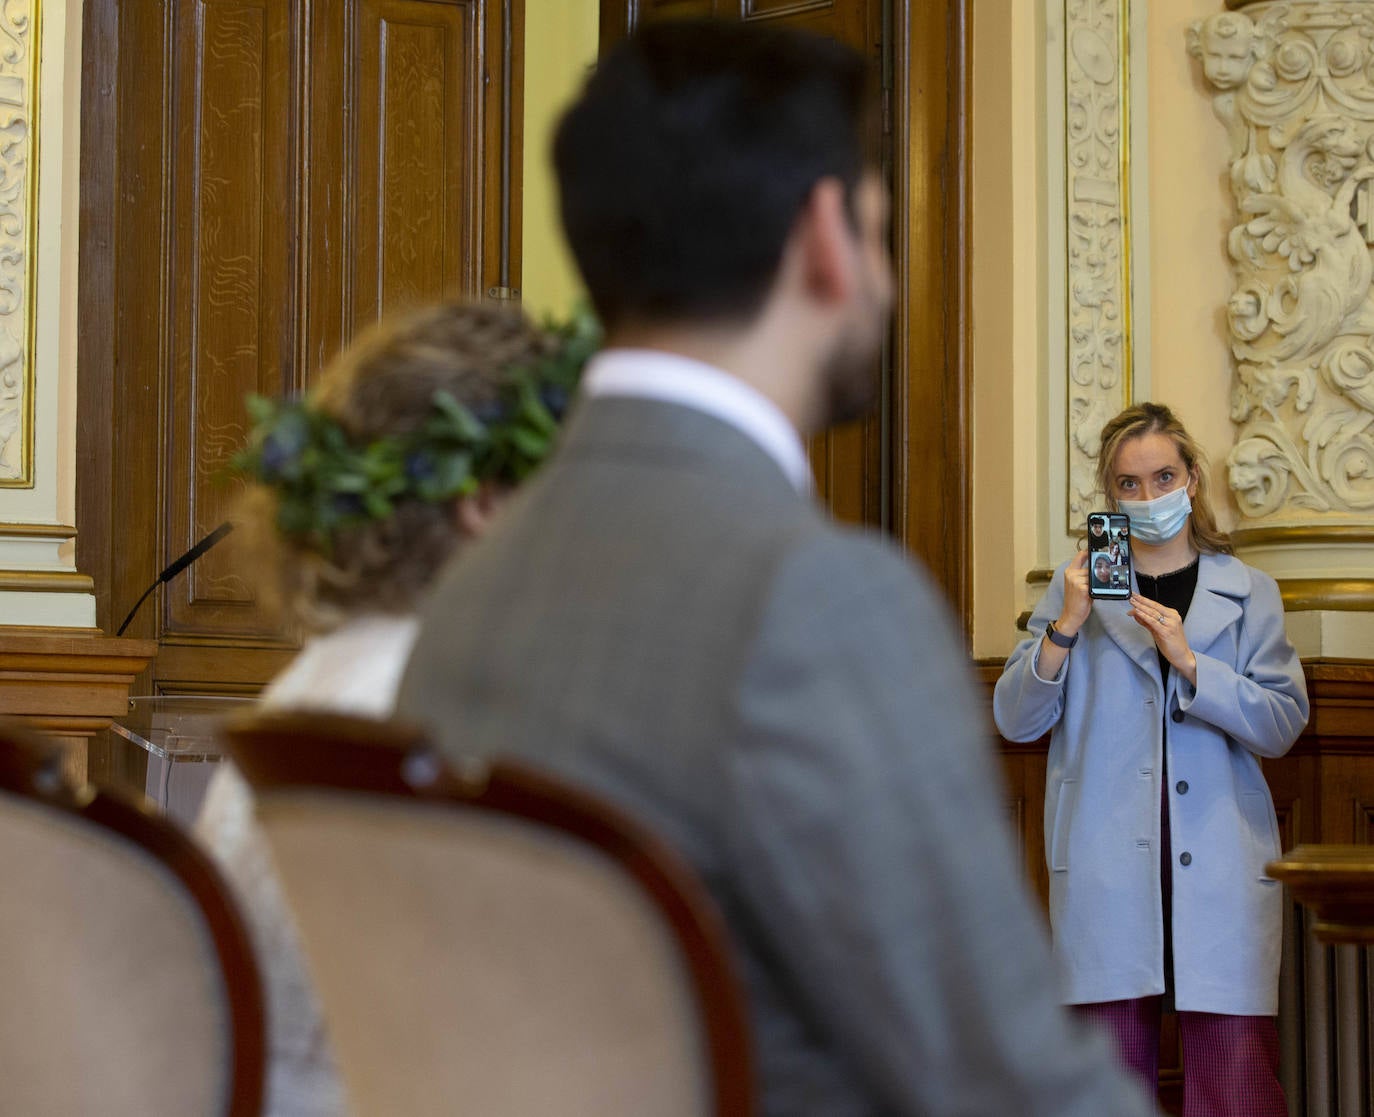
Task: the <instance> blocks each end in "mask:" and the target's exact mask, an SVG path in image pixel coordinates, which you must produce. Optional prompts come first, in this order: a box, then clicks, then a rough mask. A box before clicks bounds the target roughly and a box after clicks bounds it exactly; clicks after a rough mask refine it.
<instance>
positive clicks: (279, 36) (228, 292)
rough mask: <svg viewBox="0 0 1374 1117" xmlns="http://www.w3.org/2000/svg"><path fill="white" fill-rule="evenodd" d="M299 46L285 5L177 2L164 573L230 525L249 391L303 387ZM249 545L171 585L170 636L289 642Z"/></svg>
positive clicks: (217, 553) (266, 0)
mask: <svg viewBox="0 0 1374 1117" xmlns="http://www.w3.org/2000/svg"><path fill="white" fill-rule="evenodd" d="M293 38H294V35H293V27H292V19H291V11H290V7H289V6H288V5H286V4H282V3H279V2H277V0H199V2H197V3H194V4H178V5H175V6H174V8H173V28H172V37H171V42H170V48H171V49H170V54H171V57H170V60H169V61H170V69H171V86H170V90H169V95H170V101H171V104H170V106H169V108H170V112H171V134H170V136H169V137H168V148H169V154H170V158H171V175H170V178H169V181H168V182H167V183H166V184H165V188H166V190H167V194H166V197H167V207H168V208H167V211H166V225H165V228H166V230H167V236H168V239H169V241H170V245H169V254H168V258H167V259H168V267H167V272H166V276H165V280H164V281H165V282H166V291H167V305H166V306H165V307H164V308H163V313H164V314H165V319H164V320H165V321H166V322H167V325H168V330H169V332H170V335H171V340H170V344H169V345H168V346H167V347H166V350H165V357H164V364H163V367H162V369H161V370H160V375H159V376H158V377H157V380H156V390H157V392H158V395H159V396H161V398H162V412H163V415H164V416H165V422H166V424H167V425H166V441H165V459H164V461H165V465H164V468H163V471H162V477H163V497H162V501H163V515H164V516H165V518H166V519H165V524H166V526H165V531H164V534H163V547H162V548H161V553H159V555H158V563H159V566H161V565H165V564H166V563H167V562H170V561H171V560H172V559H174V558H175V557H176V556H177V555H179V554H181V553H182V552H184V551H185V550H186V549H187V548H188V547H190V546H191V545H192V544H193V543H195V542H196V540H198V539H200V538H202V537H203V536H204V535H206V534H207V533H209V532H210V531H213V530H214V528H215V527H216V526H217V525H218V524H220V523H222V522H223V521H224V520H225V519H227V518H228V517H229V515H230V511H231V507H232V504H233V502H234V500H235V499H236V498H237V496H238V495H239V490H238V487H237V486H233V485H229V484H226V482H225V478H224V472H225V469H226V467H227V465H228V462H229V458H230V456H231V455H232V454H233V453H234V451H235V450H236V449H238V447H239V446H241V445H242V444H243V441H244V439H245V437H246V427H245V421H244V412H243V400H244V397H245V396H246V395H247V394H248V393H249V392H264V393H270V394H274V395H275V394H280V393H281V392H283V391H284V390H288V389H290V388H291V386H292V384H291V380H290V372H291V367H292V346H291V332H292V326H293V322H292V314H291V311H292V304H293V302H294V299H293V298H292V283H291V273H292V263H293V261H292V257H291V252H290V245H291V244H292V242H293V241H294V240H295V236H296V231H297V222H296V212H295V207H294V206H293V205H292V204H291V199H292V197H293V189H292V188H293V185H294V181H295V174H294V173H293V168H292V167H291V158H290V156H291V140H292V131H291V124H292V120H291V74H292V42H293ZM150 278H151V277H150ZM149 433H150V434H151V429H150V430H149ZM237 544H238V540H231V541H230V543H226V544H225V545H224V546H220V547H217V548H215V549H213V550H211V551H210V552H209V553H208V554H206V555H205V556H204V558H202V559H201V560H200V561H198V562H197V563H195V564H194V565H193V566H192V567H191V568H190V569H189V570H187V571H186V573H185V574H184V575H182V576H181V577H179V578H178V579H177V580H175V581H173V582H171V583H169V584H168V592H167V594H166V596H165V600H164V610H165V612H164V618H163V623H162V626H161V627H162V632H163V633H164V634H169V633H186V634H191V633H194V634H197V635H204V634H214V633H223V634H228V633H233V634H235V635H239V636H242V635H254V636H260V637H271V636H273V635H274V634H275V625H274V624H273V623H272V618H270V617H264V616H263V615H262V612H261V610H259V609H258V608H257V596H258V595H257V593H256V592H255V590H254V587H253V585H252V583H251V582H250V581H249V580H247V579H246V578H245V576H244V575H245V569H247V570H249V571H251V570H252V566H251V565H247V566H246V564H245V563H244V561H243V556H242V553H241V550H240V548H239V547H238V546H237ZM156 573H157V571H156V570H153V571H150V572H149V575H148V578H149V580H151V578H152V577H153V576H154V575H156ZM131 604H132V602H131Z"/></svg>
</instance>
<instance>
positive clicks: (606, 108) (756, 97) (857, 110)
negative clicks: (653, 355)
mask: <svg viewBox="0 0 1374 1117" xmlns="http://www.w3.org/2000/svg"><path fill="white" fill-rule="evenodd" d="M871 107H872V101H871V87H870V83H869V75H868V67H867V65H866V63H865V61H864V59H863V56H862V55H860V54H858V53H856V52H855V51H853V50H851V49H850V48H848V47H845V46H842V45H841V44H839V43H836V42H834V41H831V40H828V39H823V38H820V37H818V36H814V35H808V34H804V33H801V32H796V31H790V30H786V29H782V28H769V27H759V26H753V25H747V24H731V23H723V22H704V21H703V22H692V23H661V24H652V25H650V26H648V27H645V28H643V29H642V30H640V31H638V32H636V33H635V34H634V35H633V36H632V37H631V38H630V39H628V40H626V41H625V42H623V43H620V44H619V45H617V46H616V47H615V48H614V49H613V50H611V51H610V52H609V53H608V54H607V55H606V57H605V58H604V59H603V60H602V61H601V63H600V64H599V65H598V67H597V70H596V72H595V73H594V74H593V75H592V77H591V79H590V80H589V81H588V83H587V86H586V88H585V90H584V91H583V93H582V96H581V97H580V98H579V99H578V101H577V102H576V104H574V105H573V107H572V108H571V109H570V110H569V111H568V113H567V115H566V116H565V117H564V118H563V121H562V124H561V125H560V127H559V130H558V135H557V137H556V139H555V142H554V162H555V166H556V169H557V172H558V179H559V185H560V189H561V200H562V214H563V227H564V230H565V232H566V234H567V237H568V242H569V244H570V245H571V247H572V252H573V255H574V257H575V258H576V260H577V263H578V266H579V268H580V269H581V272H582V277H583V280H584V282H585V283H586V285H587V289H588V292H589V294H590V295H591V299H592V302H593V304H594V305H595V307H596V311H597V313H598V315H599V316H600V318H601V320H602V322H603V324H604V325H605V326H606V328H607V329H608V330H614V329H616V328H617V327H619V326H621V325H623V324H625V323H631V322H634V323H687V322H698V321H710V320H722V321H748V320H750V319H751V318H752V317H753V316H754V314H755V313H756V312H757V311H758V310H759V309H760V307H761V306H762V304H763V302H764V299H765V297H766V296H767V294H768V292H769V290H770V288H771V285H772V282H773V279H774V277H775V275H776V274H777V270H778V265H779V263H780V261H781V258H782V250H783V246H784V244H785V242H786V240H787V237H788V233H789V231H790V230H791V228H792V225H793V222H794V220H795V218H796V216H797V213H798V211H799V210H800V209H801V207H802V205H803V203H804V202H805V201H806V199H807V197H808V195H809V194H810V193H811V190H812V188H813V187H814V186H815V184H816V183H817V182H818V181H819V180H821V179H823V178H827V177H834V178H837V179H839V180H840V181H842V182H843V183H844V184H845V186H846V188H847V190H849V191H851V192H852V190H853V188H854V187H855V185H856V184H857V183H858V181H859V179H860V177H861V175H862V174H863V171H864V170H865V167H866V164H868V163H869V162H870V155H871V152H870V143H869V131H868V126H869V124H870V122H871Z"/></svg>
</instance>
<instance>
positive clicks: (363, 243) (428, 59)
mask: <svg viewBox="0 0 1374 1117" xmlns="http://www.w3.org/2000/svg"><path fill="white" fill-rule="evenodd" d="M480 8H481V4H480V3H477V2H475V0H467V2H463V3H449V4H436V3H431V2H428V0H363V2H362V3H361V4H360V5H359V13H358V33H357V35H358V50H357V67H358V89H357V118H356V119H357V125H356V128H357V167H356V171H355V172H354V176H353V180H354V186H355V189H356V197H357V203H356V204H357V213H356V226H355V230H356V239H355V249H354V254H353V256H354V261H355V262H354V264H353V267H354V268H355V269H356V273H355V274H356V282H355V289H354V320H355V322H357V323H359V324H361V323H364V322H367V321H370V320H372V319H374V318H376V317H377V314H378V311H379V309H380V308H381V307H394V306H401V305H407V304H413V303H418V302H421V301H424V300H426V299H432V298H435V297H437V296H439V295H442V294H444V293H446V292H448V293H452V292H453V291H455V290H459V291H462V292H464V293H466V294H470V295H473V294H476V293H477V292H478V284H479V263H480V261H479V255H478V251H477V249H478V247H479V246H480V244H481V239H482V238H481V233H482V229H481V200H482V180H481V172H482V160H481V130H480V129H481V98H482V89H483V82H482V70H481V65H482V54H481V50H480V38H479V36H478V28H477V17H478V15H479V14H480Z"/></svg>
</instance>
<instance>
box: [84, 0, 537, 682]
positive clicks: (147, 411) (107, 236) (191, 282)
mask: <svg viewBox="0 0 1374 1117" xmlns="http://www.w3.org/2000/svg"><path fill="white" fill-rule="evenodd" d="M488 9H490V11H488ZM503 16H506V17H508V18H506V19H503ZM506 25H509V28H510V31H511V36H510V43H511V53H510V79H511V80H510V81H509V82H507V81H506V80H505V79H506V76H507V74H506V69H505V65H506V56H505V55H504V53H503V51H502V42H503V39H502V36H503V33H504V31H505V28H506ZM522 42H523V4H522V3H521V2H520V0H510V2H509V3H507V4H504V5H498V4H495V3H493V2H492V0H425V2H421V0H184V2H183V0H175V2H174V0H142V2H137V3H136V2H134V0H88V2H87V3H86V5H85V8H84V24H83V52H84V57H83V67H82V69H83V89H82V121H83V128H82V145H83V158H82V238H81V253H82V261H81V269H82V291H83V296H84V299H83V302H84V303H85V304H88V305H89V306H90V307H91V308H92V313H91V314H90V316H89V317H83V321H82V324H81V334H80V341H79V345H80V358H79V359H80V364H81V369H82V390H81V393H80V397H79V399H78V409H79V420H78V421H79V424H80V426H81V429H82V431H83V439H82V440H80V442H79V446H78V469H77V485H78V494H77V501H78V523H79V527H80V535H79V541H78V565H79V566H80V568H81V569H83V570H86V571H89V572H90V573H91V574H92V575H93V576H94V578H95V581H96V586H97V603H98V619H99V623H100V624H101V625H102V626H103V627H105V628H106V629H107V630H111V629H112V628H113V627H114V626H115V625H117V624H118V623H119V621H120V619H121V618H122V617H123V615H124V614H125V612H127V610H128V609H129V608H130V607H131V606H132V605H133V603H134V601H135V600H137V598H138V595H139V594H140V593H142V591H143V590H144V589H145V588H146V587H147V586H148V585H149V584H150V583H151V582H152V581H153V580H154V579H155V578H156V576H157V574H158V572H159V571H160V570H162V569H163V568H164V567H165V566H166V565H167V564H168V563H169V562H171V561H172V560H173V559H174V558H176V557H177V556H178V555H180V554H182V553H183V552H184V551H185V550H187V549H188V548H189V547H190V546H191V545H192V543H194V542H195V541H196V540H197V539H199V538H201V537H202V536H204V535H205V534H206V533H208V532H209V531H211V530H212V529H213V528H214V527H215V526H216V525H217V524H219V523H220V522H222V521H223V520H224V519H225V518H226V517H227V516H228V513H229V510H230V509H231V507H232V506H233V504H234V502H235V500H236V498H237V496H238V493H237V491H236V489H235V487H234V485H232V484H226V482H225V477H224V466H225V464H226V462H227V460H228V458H229V456H230V455H231V454H232V452H233V451H234V450H235V449H236V448H237V447H238V446H239V445H241V444H242V441H243V438H244V435H245V427H244V423H245V420H244V410H243V399H244V396H245V395H246V394H247V393H248V392H250V391H259V392H264V393H270V394H281V393H283V392H291V391H299V390H301V389H303V388H304V387H306V386H307V385H308V384H309V383H310V382H311V381H312V380H313V378H314V377H315V376H316V375H317V374H318V372H319V370H320V369H321V368H322V367H323V366H324V364H325V363H326V362H327V361H328V360H329V359H330V358H332V357H333V355H334V354H335V353H336V352H337V351H338V349H339V348H340V347H341V346H342V345H343V344H344V343H345V342H346V341H347V340H348V339H349V338H350V337H351V336H352V335H353V333H354V332H355V331H356V330H357V329H359V328H361V327H363V326H365V325H367V324H368V323H369V322H370V321H372V320H374V319H375V318H376V317H377V316H378V315H379V314H380V313H382V312H383V311H385V310H387V309H390V308H393V307H396V306H399V305H402V304H407V303H413V302H415V301H418V300H422V299H429V298H433V297H435V296H437V295H440V294H444V293H459V292H461V293H464V294H467V295H472V296H476V295H478V294H479V293H481V292H482V291H484V290H486V288H487V287H488V286H491V285H494V284H495V283H496V282H497V276H498V275H499V274H501V272H500V266H499V264H498V261H497V257H498V256H503V258H504V259H506V260H507V262H508V265H509V266H508V270H507V272H506V274H505V281H504V282H505V285H508V286H511V287H518V286H519V245H520V241H519V231H520V226H519V198H520V182H519V174H520V162H519V156H518V152H519V150H520V146H521V140H520V117H519V114H520V111H521V97H520V89H519V79H520V54H521V49H520V44H521V43H522ZM507 93H508V94H509V96H507ZM503 103H504V104H505V105H508V106H509V111H510V125H511V133H510V135H511V143H510V145H509V148H508V149H506V153H507V155H508V159H507V160H504V161H503V159H502V145H501V134H502V108H503ZM503 179H504V180H505V181H507V182H508V183H509V185H510V206H509V208H508V210H507V211H506V214H507V217H506V218H505V219H503V218H502V208H503V207H502V206H501V204H500V187H501V183H502V181H503ZM503 231H504V233H505V236H506V251H505V253H504V254H503V253H502V251H501V250H502V243H501V241H502V237H501V234H502V232H503ZM85 432H89V434H90V437H89V438H85V437H84V433H85ZM241 534H242V533H235V534H234V535H231V536H229V538H228V539H227V540H226V541H225V542H224V543H223V544H222V545H221V546H219V547H217V548H215V549H214V550H212V551H210V552H209V553H208V554H207V555H205V556H204V558H202V559H201V560H200V561H199V562H197V563H196V564H195V565H194V566H192V567H191V568H190V569H189V570H188V571H187V572H186V573H184V574H182V575H180V576H178V577H177V578H176V579H174V580H173V581H171V582H170V583H168V585H167V586H166V588H165V589H164V590H162V591H161V592H160V593H159V594H158V595H155V597H154V599H153V600H152V601H150V602H149V603H148V604H147V605H146V606H145V607H144V609H143V611H142V612H140V614H139V615H138V618H137V619H136V620H135V622H134V624H133V626H131V629H130V632H131V634H137V635H139V636H144V637H148V636H155V637H157V638H158V639H159V641H160V643H161V651H160V653H159V656H158V659H157V662H156V664H155V678H152V679H148V680H145V682H146V683H147V688H148V689H153V688H154V687H156V688H157V689H161V690H166V691H169V692H178V693H196V692H212V691H228V692H232V693H239V692H243V691H252V690H254V689H256V688H257V687H258V686H259V685H260V684H261V683H262V682H263V681H265V679H266V678H268V677H269V676H270V675H271V674H272V673H273V672H274V671H275V670H276V669H277V668H278V667H279V666H280V665H281V663H282V662H283V660H284V659H285V658H286V656H287V655H288V654H289V652H290V649H291V646H292V644H291V641H290V640H289V639H287V638H285V637H284V635H283V634H282V633H281V632H280V631H279V629H278V627H277V624H276V618H275V617H274V616H272V615H271V614H270V613H269V612H268V611H267V609H266V608H265V606H264V605H263V603H262V601H263V595H262V594H261V593H260V592H259V591H260V588H261V587H260V585H259V584H258V583H259V581H260V580H261V579H262V578H264V577H266V576H267V572H264V571H261V570H260V569H259V568H258V567H257V566H256V565H255V564H254V562H253V560H252V557H251V556H250V555H247V554H246V553H245V552H244V550H243V540H242V539H241Z"/></svg>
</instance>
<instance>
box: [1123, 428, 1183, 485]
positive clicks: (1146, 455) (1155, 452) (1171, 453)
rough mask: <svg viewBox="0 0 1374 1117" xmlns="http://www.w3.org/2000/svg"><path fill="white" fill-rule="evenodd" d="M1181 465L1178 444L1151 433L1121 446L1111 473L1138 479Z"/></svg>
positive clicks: (1168, 438) (1161, 435) (1163, 436)
mask: <svg viewBox="0 0 1374 1117" xmlns="http://www.w3.org/2000/svg"><path fill="white" fill-rule="evenodd" d="M1182 465H1183V455H1182V454H1181V453H1179V449H1178V444H1177V443H1175V442H1174V440H1173V439H1172V438H1170V437H1169V436H1168V435H1167V434H1161V433H1160V432H1159V431H1151V432H1150V433H1148V434H1142V435H1138V436H1137V437H1135V438H1131V439H1127V440H1126V441H1125V442H1123V443H1122V444H1121V447H1120V449H1118V450H1117V452H1116V463H1115V468H1114V469H1113V470H1112V472H1113V473H1114V474H1117V475H1121V474H1128V475H1130V476H1133V477H1139V476H1144V475H1146V474H1150V473H1158V472H1159V471H1160V470H1161V469H1168V468H1170V467H1173V468H1175V469H1177V468H1180V467H1182Z"/></svg>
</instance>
